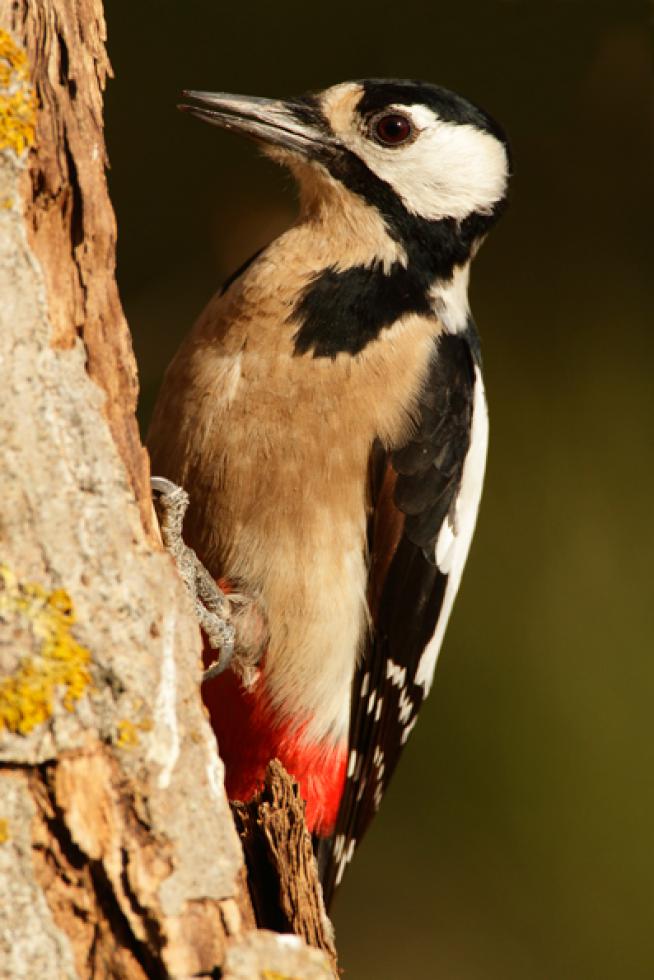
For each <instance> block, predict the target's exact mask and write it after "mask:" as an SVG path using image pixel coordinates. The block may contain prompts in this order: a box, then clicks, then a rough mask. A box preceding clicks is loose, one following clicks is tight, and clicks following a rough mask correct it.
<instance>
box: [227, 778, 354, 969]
mask: <svg viewBox="0 0 654 980" xmlns="http://www.w3.org/2000/svg"><path fill="white" fill-rule="evenodd" d="M233 810H234V814H235V818H236V826H237V829H238V832H239V835H240V838H241V841H242V843H243V848H244V850H245V857H246V861H247V865H248V877H249V884H250V894H251V896H252V901H253V903H254V909H255V913H256V917H257V924H258V925H259V926H260V927H261V928H268V929H275V930H276V931H277V932H293V933H295V934H296V935H297V936H302V938H303V939H304V940H305V941H306V942H307V943H308V944H309V945H310V946H315V947H317V948H318V949H323V950H324V951H325V952H326V953H327V955H328V956H329V958H330V960H331V962H332V965H333V968H334V972H335V973H336V972H337V971H336V947H335V945H334V930H333V928H332V924H331V922H330V921H329V919H328V918H327V913H326V912H325V906H324V904H323V900H322V888H321V887H320V882H319V879H318V869H317V866H316V861H315V858H314V856H313V847H312V844H311V837H310V835H309V832H308V831H307V828H306V824H305V822H304V811H305V805H304V802H303V800H302V799H301V797H300V788H299V786H298V784H297V782H296V781H295V780H294V779H292V778H291V777H290V776H289V775H288V773H287V772H286V770H285V769H284V767H283V766H282V764H281V762H279V761H278V760H277V759H274V760H273V761H272V762H271V763H270V765H269V766H268V770H267V772H266V784H265V787H264V789H263V790H262V791H261V793H259V794H258V796H256V797H255V798H254V799H253V800H252V801H251V802H249V803H247V804H245V803H237V804H234V806H233Z"/></svg>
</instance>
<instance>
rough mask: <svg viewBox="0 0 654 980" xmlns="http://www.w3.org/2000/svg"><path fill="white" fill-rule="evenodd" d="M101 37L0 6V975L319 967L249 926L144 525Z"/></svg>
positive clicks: (231, 974)
mask: <svg viewBox="0 0 654 980" xmlns="http://www.w3.org/2000/svg"><path fill="white" fill-rule="evenodd" d="M104 41H105V25H104V19H103V13H102V6H101V2H100V0H0V390H1V392H2V398H0V446H2V452H1V455H2V465H1V466H0V502H1V503H0V896H2V901H1V902H0V975H1V976H2V977H3V978H4V977H7V978H12V980H13V978H18V977H21V978H22V977H26V978H27V977H29V978H33V977H37V976H38V977H39V978H40V980H48V978H62V977H80V978H87V977H93V978H96V977H97V978H105V977H107V978H109V977H116V978H118V977H120V978H139V980H140V978H156V977H164V976H171V977H188V976H197V975H209V974H212V973H214V972H215V971H216V970H217V969H218V968H222V970H223V976H224V977H227V978H233V980H237V978H238V980H242V978H245V977H259V976H266V975H268V976H271V977H272V976H276V975H280V974H281V975H283V974H286V975H292V976H294V977H297V978H301V977H307V978H310V977H317V976H329V975H330V974H331V966H330V964H329V962H328V960H327V959H326V957H325V956H324V955H323V954H322V953H320V952H318V951H316V950H309V949H308V948H307V947H306V946H305V945H304V943H303V942H302V941H301V940H299V939H297V941H294V942H289V940H288V937H286V938H285V937H279V936H277V935H275V934H273V933H263V932H260V931H256V930H255V929H254V926H255V921H254V915H253V910H252V905H251V902H250V899H249V895H248V891H247V885H246V873H245V868H244V864H243V855H242V850H241V846H240V843H239V840H238V836H237V834H236V830H235V827H234V824H233V821H232V818H231V814H230V810H229V806H228V804H227V801H226V798H225V794H224V789H223V779H222V775H223V774H222V763H221V761H220V759H219V757H218V755H217V752H216V748H215V742H214V739H213V735H212V732H211V730H210V728H209V725H208V722H207V720H206V717H205V714H204V712H203V709H202V704H201V700H200V697H199V682H200V676H201V662H200V635H199V630H198V627H197V622H196V620H195V617H194V613H193V608H192V605H191V603H190V601H189V599H188V596H187V595H186V593H185V591H184V588H183V586H182V583H181V580H180V579H179V576H178V575H177V573H176V570H175V568H174V565H173V563H172V561H171V560H170V558H169V556H168V555H167V554H165V553H164V552H163V551H162V549H161V547H160V545H159V542H158V538H157V535H156V533H155V527H156V524H155V522H154V521H153V518H152V508H151V503H150V493H149V486H148V464H147V457H146V454H145V451H144V449H143V447H142V446H141V443H140V439H139V435H138V429H137V425H136V420H135V416H134V409H135V403H136V395H137V377H136V368H135V363H134V357H133V354H132V348H131V343H130V337H129V332H128V329H127V325H126V323H125V319H124V317H123V313H122V310H121V306H120V302H119V298H118V293H117V289H116V284H115V278H114V263H115V237H116V230H115V224H114V217H113V212H112V210H111V206H110V202H109V198H108V194H107V187H106V181H105V174H104V167H105V162H106V161H105V148H104V140H103V129H102V90H103V87H104V84H105V79H106V77H107V74H108V72H109V64H108V61H107V56H106V52H105V46H104ZM266 971H268V972H267V973H266Z"/></svg>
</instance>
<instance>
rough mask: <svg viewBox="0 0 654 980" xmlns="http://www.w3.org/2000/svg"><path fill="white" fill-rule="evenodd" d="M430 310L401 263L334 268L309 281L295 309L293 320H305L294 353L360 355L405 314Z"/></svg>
mask: <svg viewBox="0 0 654 980" xmlns="http://www.w3.org/2000/svg"><path fill="white" fill-rule="evenodd" d="M432 312H433V311H432V309H431V306H430V303H429V299H428V297H427V292H426V290H425V288H424V285H423V283H421V282H420V280H419V278H418V277H416V276H415V275H414V274H413V273H412V272H410V271H409V270H407V269H405V268H404V267H403V266H401V265H400V264H399V263H395V264H394V265H393V266H392V268H391V270H390V272H389V273H386V272H384V269H383V268H382V266H381V264H380V263H375V264H374V265H372V266H362V265H357V266H353V267H352V268H351V269H345V270H340V271H337V270H336V269H334V268H331V267H330V268H327V269H325V270H324V271H323V272H321V273H320V275H318V276H316V278H315V279H313V280H312V281H311V283H310V284H309V286H308V287H307V288H306V289H305V290H304V292H303V293H302V296H301V298H300V300H299V302H298V303H297V305H296V307H295V311H294V319H296V320H297V321H298V322H299V323H300V324H301V326H300V328H299V329H298V331H297V333H296V334H295V337H294V340H295V353H296V354H305V353H307V351H312V352H313V355H314V357H336V355H337V354H340V353H341V352H344V351H346V352H347V353H348V354H358V353H359V351H361V350H363V348H364V347H365V346H366V344H368V343H369V342H370V341H371V340H374V339H375V338H376V337H377V336H378V335H379V333H380V332H381V331H382V330H383V329H384V327H390V326H392V325H393V324H394V323H396V322H397V320H399V319H400V318H401V317H403V316H406V314H408V313H422V314H424V315H425V316H429V315H430V314H431V313H432Z"/></svg>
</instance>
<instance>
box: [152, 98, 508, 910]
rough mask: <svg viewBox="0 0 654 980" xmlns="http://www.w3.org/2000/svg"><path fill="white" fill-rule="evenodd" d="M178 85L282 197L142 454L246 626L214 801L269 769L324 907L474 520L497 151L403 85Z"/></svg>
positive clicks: (422, 681) (221, 718) (219, 699)
mask: <svg viewBox="0 0 654 980" xmlns="http://www.w3.org/2000/svg"><path fill="white" fill-rule="evenodd" d="M184 95H185V97H186V100H187V101H186V102H185V103H184V105H182V106H181V107H180V108H183V109H185V110H186V111H187V112H189V113H191V114H192V115H194V116H196V117H198V118H200V119H203V120H205V121H207V122H209V123H212V124H214V125H216V126H219V127H222V128H223V129H227V130H233V131H235V132H238V133H241V134H244V135H245V136H247V137H250V138H251V139H253V140H254V141H256V142H257V143H258V144H260V145H261V147H262V148H263V150H264V152H265V153H266V154H267V155H268V156H270V157H272V158H273V159H274V160H276V161H277V162H279V163H281V164H283V165H285V166H287V167H288V168H289V169H290V171H291V173H292V174H293V175H294V177H295V178H296V180H297V183H298V186H299V198H300V204H299V216H298V218H297V221H296V223H295V224H294V225H293V226H292V227H291V228H290V229H289V230H287V231H286V232H285V233H284V234H282V235H281V236H280V237H279V238H277V239H276V240H275V241H273V242H272V244H270V245H268V246H267V247H266V248H264V249H263V250H262V251H261V252H259V253H258V254H257V255H256V256H254V257H253V259H251V260H250V261H249V262H248V263H246V264H245V265H244V266H243V267H242V268H240V269H239V270H238V271H237V272H236V273H235V274H234V275H233V276H232V277H231V278H230V279H228V280H227V282H226V283H225V284H224V286H223V287H222V289H221V290H220V292H219V293H218V294H217V295H215V296H214V298H213V299H212V300H211V301H210V302H209V304H208V306H207V307H206V309H205V310H204V312H203V313H202V315H201V316H200V318H199V320H198V322H197V323H196V325H195V327H194V328H193V330H192V332H191V333H190V335H189V336H188V337H187V339H186V340H185V342H184V343H183V344H182V346H181V348H180V350H179V352H178V353H177V355H176V356H175V358H174V360H173V362H172V364H171V365H170V367H169V369H168V371H167V373H166V376H165V379H164V382H163V386H162V389H161V393H160V395H159V398H158V402H157V405H156V408H155V412H154V416H153V421H152V424H151V429H150V433H149V438H148V442H149V448H150V452H151V456H152V461H153V469H154V472H157V473H160V474H161V475H162V476H164V477H167V478H169V479H170V480H173V481H175V483H178V484H181V485H182V486H184V487H185V488H186V490H187V491H188V492H189V494H190V498H191V504H190V510H189V513H188V516H187V520H186V524H185V536H186V539H187V541H188V542H189V543H190V544H191V545H192V547H193V548H194V549H195V551H196V552H197V554H198V556H199V558H200V559H201V561H202V562H203V563H204V565H205V566H206V568H207V569H208V570H209V572H210V574H211V575H212V576H213V577H214V578H215V579H216V580H217V581H220V582H221V583H222V584H223V585H224V586H225V587H226V588H227V589H228V590H232V591H236V592H239V593H243V594H246V595H248V596H250V597H254V599H256V602H257V604H258V608H259V609H260V610H262V611H263V616H264V617H265V623H266V625H265V628H264V627H263V626H261V629H260V630H259V635H260V637H265V639H263V640H262V641H261V642H260V644H259V646H260V647H264V649H263V650H261V649H259V651H258V653H257V656H258V655H259V653H260V654H261V656H260V659H259V660H258V663H257V664H256V665H254V666H253V664H252V663H250V666H249V669H248V670H245V669H241V670H240V671H239V669H238V665H237V662H236V658H235V660H234V661H233V663H232V667H231V668H230V669H229V670H227V671H226V672H225V673H224V674H222V675H221V676H220V677H217V678H215V679H212V680H210V681H208V682H207V683H205V685H204V689H203V696H204V700H205V704H206V706H207V708H208V710H209V713H210V717H211V722H212V725H213V728H214V730H215V733H216V737H217V741H218V745H219V750H220V754H221V756H222V758H223V761H224V763H225V771H226V787H227V792H228V795H229V797H230V798H232V799H240V800H247V799H249V798H251V797H252V795H253V794H254V793H255V792H256V791H257V790H258V789H259V788H260V786H261V783H262V780H263V776H264V772H265V769H266V766H267V764H268V762H269V761H270V760H271V759H272V758H275V757H276V758H279V759H280V760H281V761H282V763H283V764H284V765H285V766H286V768H287V770H288V771H289V772H290V773H291V774H292V775H293V776H294V777H295V778H296V779H297V780H298V781H299V784H300V788H301V792H302V795H303V797H304V799H305V801H306V818H307V824H308V827H309V829H310V830H311V831H312V832H313V834H314V841H315V848H316V855H317V859H318V865H319V869H320V875H321V880H322V883H323V890H324V895H325V900H326V903H327V904H329V902H330V900H331V897H332V894H333V892H334V889H335V887H336V886H337V885H338V884H339V882H340V880H341V878H342V876H343V872H344V870H345V867H346V865H347V864H348V862H349V861H350V860H351V858H352V854H353V852H354V848H355V847H356V845H357V844H358V843H359V842H360V840H361V837H362V835H363V834H364V832H365V830H366V829H367V827H368V825H369V823H370V821H371V819H372V817H373V816H374V814H375V812H376V811H377V810H378V808H379V805H380V802H381V799H382V795H383V793H384V791H385V789H386V787H387V786H388V782H389V780H390V778H391V775H392V773H393V770H394V769H395V766H396V763H397V760H398V757H399V755H400V753H401V751H402V748H403V747H404V745H405V743H406V741H407V739H408V737H409V735H410V733H411V731H412V729H413V727H414V725H415V723H416V718H417V715H418V711H419V709H420V706H421V704H422V702H423V700H424V698H425V697H426V695H427V694H428V693H429V690H430V687H431V684H432V678H433V674H434V668H435V665H436V658H437V656H438V652H439V649H440V646H441V642H442V639H443V634H444V632H445V627H446V624H447V621H448V617H449V615H450V612H451V609H452V604H453V602H454V598H455V595H456V592H457V589H458V586H459V581H460V578H461V573H462V571H463V566H464V563H465V561H466V556H467V553H468V549H469V546H470V541H471V538H472V534H473V530H474V526H475V521H476V515H477V508H478V504H479V498H480V494H481V489H482V482H483V476H484V467H485V458H486V446H487V433H488V421H487V411H486V402H485V397H484V387H483V383H482V374H481V359H480V350H479V340H478V335H477V331H476V329H475V325H474V323H473V320H472V317H471V315H470V310H469V305H468V296H467V289H468V276H469V270H470V263H471V260H472V258H473V257H474V255H475V253H476V251H477V249H478V248H479V245H480V244H481V242H482V240H483V239H484V237H485V236H486V234H487V232H488V231H489V229H490V228H491V226H492V225H493V224H494V222H495V221H496V219H497V218H498V216H499V215H500V213H501V212H502V210H503V208H504V205H505V201H506V193H507V182H508V177H509V169H510V161H509V149H508V144H507V140H506V137H505V135H504V133H503V132H502V130H501V128H500V127H499V125H498V124H497V123H496V122H494V120H493V119H492V118H491V117H490V116H489V115H487V114H486V113H485V112H484V111H483V110H481V109H480V108H478V107H477V106H475V105H473V104H472V103H470V102H468V101H467V100H465V99H464V98H462V97H461V96H459V95H457V94H455V93H453V92H450V91H448V90H446V89H444V88H441V87H437V86H435V85H432V84H428V83H425V82H420V81H410V80H378V79H367V80H363V81H354V82H346V83H343V84H339V85H334V86H332V87H331V88H328V89H326V90H325V91H323V92H321V93H318V94H315V93H312V94H309V95H304V96H302V97H298V98H292V99H287V100H278V99H266V98H255V97H252V96H241V95H228V94H223V93H219V94H218V93H208V92H185V93H184ZM253 632H254V633H255V634H256V633H257V630H256V629H254V631H253ZM254 647H255V648H256V647H257V643H254ZM255 659H256V658H255ZM235 665H236V666H235Z"/></svg>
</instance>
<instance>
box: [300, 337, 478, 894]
mask: <svg viewBox="0 0 654 980" xmlns="http://www.w3.org/2000/svg"><path fill="white" fill-rule="evenodd" d="M487 437H488V416H487V412H486V402H485V397H484V391H483V384H482V380H481V372H480V364H479V356H478V343H477V335H476V332H475V330H474V325H473V324H472V322H470V326H469V329H468V330H467V331H466V332H465V333H464V334H456V335H451V334H443V335H441V337H440V339H439V340H438V341H437V342H436V345H435V350H434V353H433V356H432V360H431V364H430V369H429V374H428V378H427V381H426V384H425V386H424V391H423V393H422V396H421V399H420V404H419V409H418V418H417V426H416V431H415V433H414V435H413V436H412V438H411V439H410V440H409V441H408V442H407V443H406V444H405V445H403V446H401V447H399V448H396V449H394V450H390V451H386V450H385V449H384V448H383V447H382V446H381V445H379V444H376V445H375V446H374V448H373V452H372V455H371V464H370V470H371V481H370V482H371V493H370V496H371V514H370V519H369V549H370V575H369V591H368V603H369V606H370V613H371V620H372V629H371V633H370V638H369V640H368V643H367V646H366V649H365V651H364V655H363V659H362V662H361V664H360V665H359V667H358V669H357V673H356V677H355V681H354V686H353V692H352V716H351V727H350V738H349V757H348V768H347V780H346V784H345V790H344V794H343V799H342V802H341V807H340V810H339V816H338V820H337V824H336V828H335V832H334V835H333V836H332V837H330V838H329V839H323V840H320V841H317V842H316V844H317V846H316V853H317V858H318V864H319V868H320V873H321V880H322V883H323V892H324V895H325V901H326V903H327V904H328V903H329V901H330V900H331V896H332V893H333V891H334V888H335V887H336V886H337V885H338V884H339V882H340V880H341V877H342V875H343V872H344V869H345V867H346V865H347V863H348V862H349V861H350V859H351V858H352V854H353V853H354V849H355V847H356V846H357V844H358V843H359V842H360V841H361V838H362V836H363V834H364V833H365V831H366V829H367V827H368V825H369V823H370V821H371V820H372V818H373V816H374V815H375V813H376V812H377V810H378V808H379V804H380V802H381V798H382V795H383V793H384V790H385V789H386V787H387V785H388V782H389V780H390V777H391V775H392V773H393V770H394V769H395V766H396V764H397V761H398V758H399V756H400V753H401V751H402V749H403V747H404V745H405V743H406V740H407V738H408V736H409V734H410V733H411V730H412V729H413V726H414V725H415V722H416V717H417V714H418V710H419V708H420V706H421V704H422V701H423V700H424V698H425V697H426V695H427V694H428V692H429V689H430V686H431V682H432V678H433V674H434V669H435V666H436V658H437V655H438V651H439V648H440V645H441V641H442V638H443V633H444V632H445V627H446V625H447V620H448V617H449V615H450V611H451V608H452V604H453V602H454V598H455V595H456V591H457V589H458V586H459V581H460V578H461V573H462V571H463V566H464V564H465V560H466V556H467V554H468V549H469V547H470V541H471V538H472V533H473V530H474V525H475V520H476V516H477V508H478V505H479V498H480V495H481V487H482V482H483V476H484V466H485V461H486V446H487Z"/></svg>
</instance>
